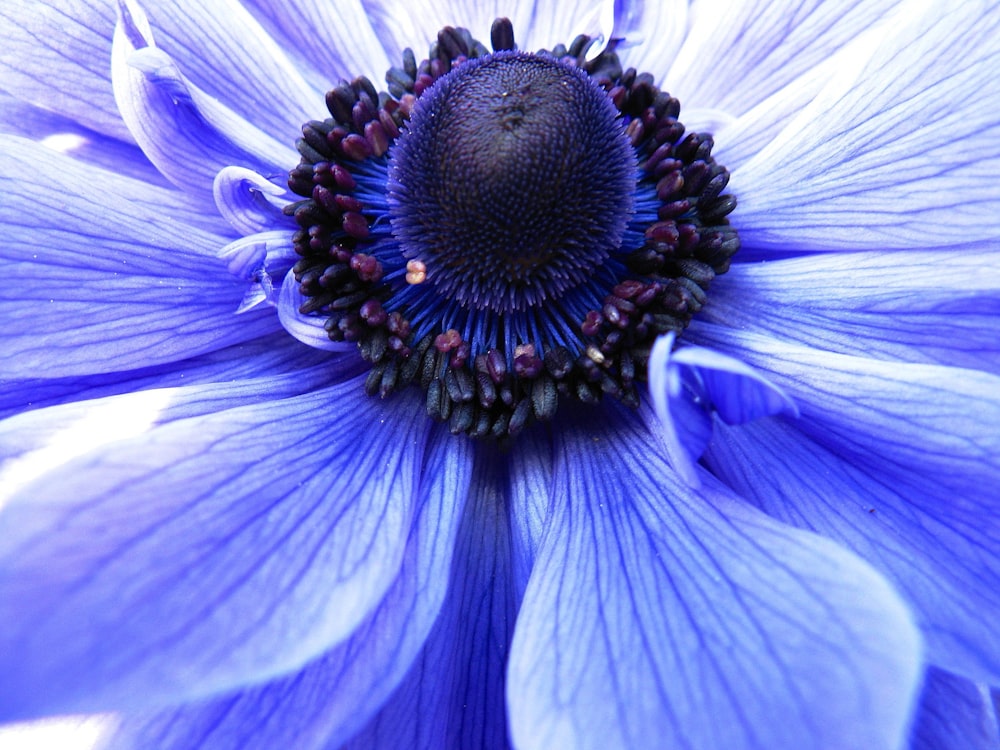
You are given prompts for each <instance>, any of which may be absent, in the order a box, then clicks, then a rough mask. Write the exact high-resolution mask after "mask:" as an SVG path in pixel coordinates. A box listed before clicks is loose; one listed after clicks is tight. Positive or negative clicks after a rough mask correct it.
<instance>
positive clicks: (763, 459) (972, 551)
mask: <svg viewBox="0 0 1000 750" xmlns="http://www.w3.org/2000/svg"><path fill="white" fill-rule="evenodd" d="M802 422H804V420H800V422H799V423H798V424H797V425H796V426H798V427H801V426H802ZM705 460H706V462H707V463H708V465H709V466H710V467H711V468H712V471H713V472H714V473H715V474H716V475H717V476H718V477H720V478H721V479H722V480H723V481H725V482H726V483H727V484H728V485H729V486H730V487H732V488H733V489H734V490H735V491H736V492H738V493H740V494H741V495H742V496H743V497H745V498H746V499H748V500H750V501H752V502H754V503H755V504H757V505H758V506H759V507H760V508H761V509H762V510H764V511H765V512H767V513H768V514H769V515H771V516H773V517H775V518H777V519H778V520H780V521H784V522H786V523H790V524H793V525H795V526H799V527H801V528H805V529H809V530H812V531H816V532H818V533H820V534H822V535H823V536H825V537H828V538H830V539H833V540H835V541H837V542H840V543H841V544H843V545H844V546H845V547H848V548H850V549H852V550H853V551H854V552H856V553H857V554H858V555H860V556H861V557H863V558H865V559H866V560H867V561H868V562H869V563H871V564H872V565H873V566H875V567H876V568H878V569H879V570H880V571H882V572H883V573H884V574H885V575H886V577H887V578H889V579H890V580H891V581H892V582H893V583H894V584H895V586H896V587H897V589H898V590H899V591H900V593H902V594H903V596H904V597H905V598H906V599H907V600H908V601H909V603H910V605H911V606H912V608H913V610H914V615H915V618H916V620H917V623H918V624H919V625H920V627H921V629H922V630H923V632H924V635H925V638H926V640H927V652H928V653H927V655H928V659H929V660H930V661H931V662H933V663H936V664H940V665H942V666H944V667H946V668H948V669H951V670H954V671H957V672H962V673H965V674H967V675H970V676H973V677H975V678H976V679H982V680H991V681H994V682H996V681H1000V642H998V640H997V636H996V623H997V621H998V620H1000V558H998V556H997V555H996V552H995V551H996V550H997V549H998V548H1000V520H998V519H1000V495H998V494H997V491H996V487H997V485H995V484H992V485H987V486H985V487H984V488H983V490H982V491H981V492H979V493H976V494H966V493H963V494H959V495H956V494H955V493H954V492H952V491H951V490H949V489H947V488H946V487H945V486H944V485H943V483H941V482H940V481H938V480H936V479H935V478H934V477H933V476H929V475H928V473H927V472H924V471H922V470H920V469H915V470H914V471H913V472H911V473H910V475H908V476H907V475H904V474H901V473H898V472H894V473H888V472H886V471H884V470H883V469H882V468H881V467H879V466H868V467H863V466H859V465H858V464H857V462H853V461H851V460H845V459H844V458H843V457H840V456H838V455H837V454H836V453H834V452H831V451H830V450H828V449H826V448H824V447H822V446H820V445H817V444H816V443H815V442H814V441H813V440H810V439H809V438H808V437H806V436H804V435H802V433H801V432H799V431H798V430H796V429H795V427H793V426H790V425H783V424H780V423H777V422H761V423H757V424H753V425H747V426H745V427H743V428H741V429H739V430H733V429H729V428H726V427H725V426H723V425H718V426H717V429H716V432H715V436H714V439H713V441H712V445H711V446H710V448H709V450H708V452H707V454H706V456H705Z"/></svg>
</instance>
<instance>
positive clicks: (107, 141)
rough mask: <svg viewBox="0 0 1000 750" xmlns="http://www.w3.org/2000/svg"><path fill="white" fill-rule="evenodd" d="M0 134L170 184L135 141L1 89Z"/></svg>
mask: <svg viewBox="0 0 1000 750" xmlns="http://www.w3.org/2000/svg"><path fill="white" fill-rule="evenodd" d="M2 12H3V11H0V13H2ZM0 133H3V134H5V135H14V136H19V137H21V138H27V139H29V140H32V141H35V142H36V143H38V144H39V146H44V147H46V148H49V149H52V150H53V151H56V152H57V153H60V154H66V155H67V156H72V157H73V158H74V159H79V160H80V161H84V162H87V163H88V164H93V165H94V166H97V167H100V168H102V169H108V170H112V171H116V172H118V173H119V174H123V175H125V176H127V177H132V178H134V179H138V180H143V181H145V182H149V183H152V184H154V185H159V186H166V185H168V184H169V183H168V182H167V181H166V180H164V179H163V176H162V175H161V174H160V173H159V172H157V171H156V169H155V168H154V167H153V165H152V164H150V163H149V160H148V159H146V157H145V155H144V154H143V153H142V150H141V149H139V148H138V147H137V146H136V145H135V144H134V143H131V142H126V141H123V140H119V139H118V138H114V137H112V136H107V135H104V134H102V133H98V132H97V131H94V130H91V129H89V128H86V127H84V126H83V125H81V124H79V123H78V122H76V121H74V120H71V119H69V118H67V117H64V116H63V115H60V114H55V113H53V112H49V111H47V110H44V109H41V108H39V107H36V106H34V105H32V104H28V103H27V102H23V101H21V100H20V99H16V98H15V97H13V96H11V95H10V94H6V93H3V92H0Z"/></svg>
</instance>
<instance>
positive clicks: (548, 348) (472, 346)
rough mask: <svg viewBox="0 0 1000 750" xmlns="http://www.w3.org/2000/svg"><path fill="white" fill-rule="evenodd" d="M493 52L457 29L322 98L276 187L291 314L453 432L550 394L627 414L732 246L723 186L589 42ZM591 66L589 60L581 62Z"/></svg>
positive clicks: (541, 410)
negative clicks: (296, 312)
mask: <svg viewBox="0 0 1000 750" xmlns="http://www.w3.org/2000/svg"><path fill="white" fill-rule="evenodd" d="M491 38H492V42H493V48H494V52H492V53H491V52H489V51H488V50H487V49H486V48H485V46H484V45H482V44H481V43H479V42H478V41H476V40H475V39H473V38H472V36H471V35H470V34H469V32H468V31H466V30H464V29H453V28H446V29H444V30H442V31H441V32H440V33H439V34H438V41H437V43H436V44H435V45H433V46H432V48H431V50H430V55H429V56H428V59H426V60H424V61H423V62H421V63H420V64H419V65H418V64H417V62H416V57H415V56H414V55H413V53H412V52H411V51H410V50H406V51H405V52H404V58H403V65H402V67H399V68H393V69H392V70H390V71H389V72H388V73H387V74H386V81H387V83H388V88H389V91H388V93H386V92H381V93H379V92H377V91H376V89H375V87H374V86H373V85H372V83H371V82H370V81H369V80H368V79H366V78H358V79H355V80H354V81H353V82H350V83H347V82H342V83H341V84H340V85H339V86H337V87H336V88H335V89H333V90H332V91H331V92H330V93H329V94H328V95H327V107H328V109H329V110H330V114H331V115H332V116H331V117H330V118H328V119H326V120H323V121H312V122H309V123H307V124H306V125H304V126H303V138H302V139H301V140H299V141H298V143H297V146H298V148H299V152H300V153H301V154H302V161H301V163H300V164H299V165H298V166H297V167H295V169H293V170H292V171H291V172H290V174H289V186H290V188H291V189H292V190H293V191H295V192H296V193H298V194H299V195H301V196H302V197H303V200H301V201H299V202H297V203H293V204H291V205H290V206H289V207H288V209H287V210H288V212H289V213H290V214H291V215H294V217H295V219H296V221H297V223H298V224H299V226H300V227H301V229H300V231H299V232H297V233H296V235H295V240H294V241H295V249H296V252H298V254H299V255H300V256H301V259H300V260H299V262H298V263H297V264H296V265H295V268H294V269H293V272H294V274H295V279H296V280H297V281H298V283H299V285H300V289H301V291H302V293H303V295H304V296H305V297H306V298H307V301H306V303H305V304H304V305H303V306H302V308H301V310H300V311H301V312H302V313H303V314H313V315H321V316H324V317H325V318H326V329H327V331H328V332H329V335H330V338H331V339H333V340H335V341H356V342H357V343H358V346H359V348H360V351H361V354H362V356H363V357H365V359H367V360H368V361H369V362H370V363H371V365H372V369H371V372H370V374H369V377H368V380H367V384H366V389H367V391H368V392H369V393H370V394H372V395H375V394H380V395H381V396H382V397H385V396H387V395H388V394H390V393H391V392H393V391H395V390H397V389H398V388H401V387H403V386H405V385H407V384H410V383H414V384H418V385H419V386H420V387H421V388H422V389H423V390H424V392H425V394H426V403H427V411H428V414H429V415H430V416H431V417H433V418H435V419H438V420H443V421H447V422H449V424H450V427H451V429H452V431H453V432H455V433H463V432H464V433H468V434H470V435H473V436H476V437H485V436H492V437H494V438H506V437H508V436H510V435H513V434H516V433H517V432H519V431H520V430H521V429H523V428H524V426H525V425H526V424H527V423H528V422H529V421H531V420H532V419H538V420H547V419H551V418H552V417H553V416H554V414H555V413H556V409H557V406H558V404H559V402H560V401H563V400H566V399H569V400H573V401H580V402H584V403H596V402H597V401H599V400H600V399H601V398H603V397H604V396H610V397H613V398H617V399H620V400H622V401H623V402H625V403H627V404H633V405H634V404H637V403H638V393H639V391H638V386H639V385H641V384H642V383H643V382H644V380H645V376H646V364H647V360H648V357H649V350H650V348H651V346H652V344H653V341H654V340H655V338H656V337H657V336H659V335H661V334H664V333H667V332H671V331H673V332H680V331H682V330H683V329H684V328H685V327H686V326H687V324H688V322H689V321H690V319H691V316H692V315H693V314H694V313H696V312H698V310H700V309H701V307H702V305H704V303H705V301H706V296H705V290H706V289H707V287H708V285H709V282H710V281H711V280H712V278H714V276H715V274H717V273H723V272H724V271H725V270H726V269H727V268H728V266H729V259H730V258H731V257H732V255H733V254H734V253H735V252H736V250H737V249H738V248H739V239H738V237H737V236H736V233H735V231H734V230H733V229H732V227H730V226H729V223H728V221H727V219H726V216H727V215H728V214H729V213H730V212H731V211H732V210H733V208H734V207H735V205H736V202H735V199H734V198H733V197H732V196H730V195H723V194H722V191H723V190H724V189H725V187H726V184H727V182H728V180H729V174H728V172H727V171H726V170H725V169H724V168H723V167H721V166H720V165H718V164H716V163H715V160H714V159H713V158H712V156H711V149H712V145H713V144H712V139H711V136H708V135H703V134H698V133H692V134H687V135H685V132H684V126H683V125H681V124H680V123H679V122H678V121H677V116H678V114H679V112H680V105H679V104H678V103H677V100H676V99H673V98H671V97H670V96H669V95H668V94H666V93H663V92H661V91H659V90H658V89H657V87H656V86H655V85H654V79H653V77H652V76H650V75H648V74H637V73H636V71H635V70H633V69H629V70H623V69H622V67H621V65H620V63H619V61H618V57H617V55H616V54H615V53H614V50H613V49H608V50H605V51H603V52H602V53H601V54H599V55H596V56H593V55H588V51H589V50H590V48H591V44H592V43H591V40H590V39H588V38H587V37H578V38H577V39H576V40H574V42H573V44H572V45H570V46H569V47H568V48H567V47H565V46H562V45H559V46H557V47H555V48H554V49H553V50H551V51H544V50H543V51H540V52H538V53H536V54H528V53H523V52H517V51H514V35H513V29H512V28H511V25H510V22H509V21H507V20H506V19H500V20H498V21H497V22H496V23H495V24H494V27H493V30H492V35H491ZM588 58H592V59H588Z"/></svg>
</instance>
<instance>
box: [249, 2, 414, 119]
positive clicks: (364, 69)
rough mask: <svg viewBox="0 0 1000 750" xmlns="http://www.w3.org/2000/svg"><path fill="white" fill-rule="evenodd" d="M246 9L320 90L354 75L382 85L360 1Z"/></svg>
mask: <svg viewBox="0 0 1000 750" xmlns="http://www.w3.org/2000/svg"><path fill="white" fill-rule="evenodd" d="M247 6H248V7H249V9H250V11H251V12H252V13H254V14H255V15H256V16H257V18H259V19H260V20H261V21H262V23H263V24H264V25H265V26H266V27H267V28H268V29H269V31H270V32H271V36H272V37H273V38H274V39H275V40H276V41H278V42H279V48H280V49H281V50H283V51H285V53H286V54H289V55H297V56H298V58H299V61H300V62H301V63H304V66H303V67H304V68H305V69H304V70H302V71H301V72H302V74H303V75H305V76H308V77H309V78H310V80H315V81H316V84H318V86H319V88H320V90H321V91H326V90H328V89H330V88H332V87H333V86H334V85H335V84H336V83H337V82H338V81H339V80H341V79H346V80H348V81H350V80H352V79H353V78H355V77H356V76H360V75H365V76H368V77H369V78H370V79H371V80H372V81H373V82H374V83H375V85H376V86H379V85H383V84H382V83H381V82H382V80H383V77H384V76H385V72H386V71H387V70H388V69H389V67H390V63H389V58H388V57H386V53H385V50H384V49H383V46H382V45H383V40H381V39H380V38H379V37H378V35H377V34H376V33H375V29H374V28H373V27H372V22H371V19H370V18H369V17H368V15H367V13H366V12H365V6H364V3H363V2H362V0H339V1H338V2H337V3H336V4H334V3H327V2H322V1H320V2H317V1H316V0H291V1H290V2H288V1H286V2H282V3H273V2H268V0H251V2H249V3H247ZM392 64H393V65H398V64H399V62H398V61H394V62H393V63H392ZM300 70H301V69H300ZM319 114H320V113H314V114H313V115H312V117H313V118H315V117H317V116H318V115H319Z"/></svg>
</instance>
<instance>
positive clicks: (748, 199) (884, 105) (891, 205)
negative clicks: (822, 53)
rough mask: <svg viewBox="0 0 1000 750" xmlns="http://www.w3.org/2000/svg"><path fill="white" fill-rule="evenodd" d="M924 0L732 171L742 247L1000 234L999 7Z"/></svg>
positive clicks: (833, 246) (902, 243)
mask: <svg viewBox="0 0 1000 750" xmlns="http://www.w3.org/2000/svg"><path fill="white" fill-rule="evenodd" d="M924 5H925V7H919V6H920V3H919V2H913V3H909V4H908V5H907V9H908V13H907V14H906V16H905V17H904V18H903V19H901V20H900V21H899V22H898V23H897V24H895V25H894V30H893V31H892V33H888V34H885V35H879V36H878V37H876V38H870V39H869V40H868V41H867V49H866V50H860V49H859V50H857V54H856V55H855V56H854V57H853V59H846V60H845V64H844V65H843V66H842V69H841V70H840V71H839V73H838V75H837V76H835V77H834V79H833V80H831V81H830V83H829V84H828V85H827V87H826V88H825V89H824V90H823V92H822V93H820V95H819V96H818V97H817V98H816V99H815V100H813V102H812V103H811V104H810V105H809V106H808V107H806V108H805V109H804V110H802V112H801V113H800V114H799V116H798V117H796V119H795V120H794V121H793V122H792V123H791V124H790V125H789V126H788V127H787V128H786V129H785V130H784V131H783V132H782V133H781V134H780V135H779V136H778V137H776V138H775V139H774V140H773V141H772V142H771V143H770V144H769V145H768V146H767V147H766V148H764V149H763V150H761V151H760V152H759V153H758V154H757V156H756V157H755V158H754V159H753V160H751V161H750V162H748V163H746V164H745V165H744V166H742V167H741V168H740V169H739V170H737V171H735V172H734V173H733V179H732V183H733V185H740V212H739V218H738V221H739V222H740V227H741V237H742V239H743V241H744V243H745V244H746V245H747V246H748V247H753V248H776V249H792V250H803V249H811V250H838V249H859V250H860V249H878V250H885V249H900V248H902V249H906V248H914V249H919V248H927V247H936V246H941V247H946V246H958V245H964V244H968V243H969V242H970V241H976V240H986V239H998V238H1000V220H998V218H997V217H998V216H1000V198H998V193H997V191H996V189H995V180H994V176H995V175H996V173H997V171H998V169H1000V79H998V78H997V76H996V75H994V71H995V69H996V64H997V59H998V58H1000V17H998V15H997V14H996V13H995V10H996V9H995V7H994V6H993V4H992V3H989V2H968V3H962V4H961V5H956V6H954V7H952V6H945V5H941V4H939V3H926V4H924ZM911 6H912V7H911ZM838 12H839V8H838ZM928 102H932V103H933V105H932V106H928Z"/></svg>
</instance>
